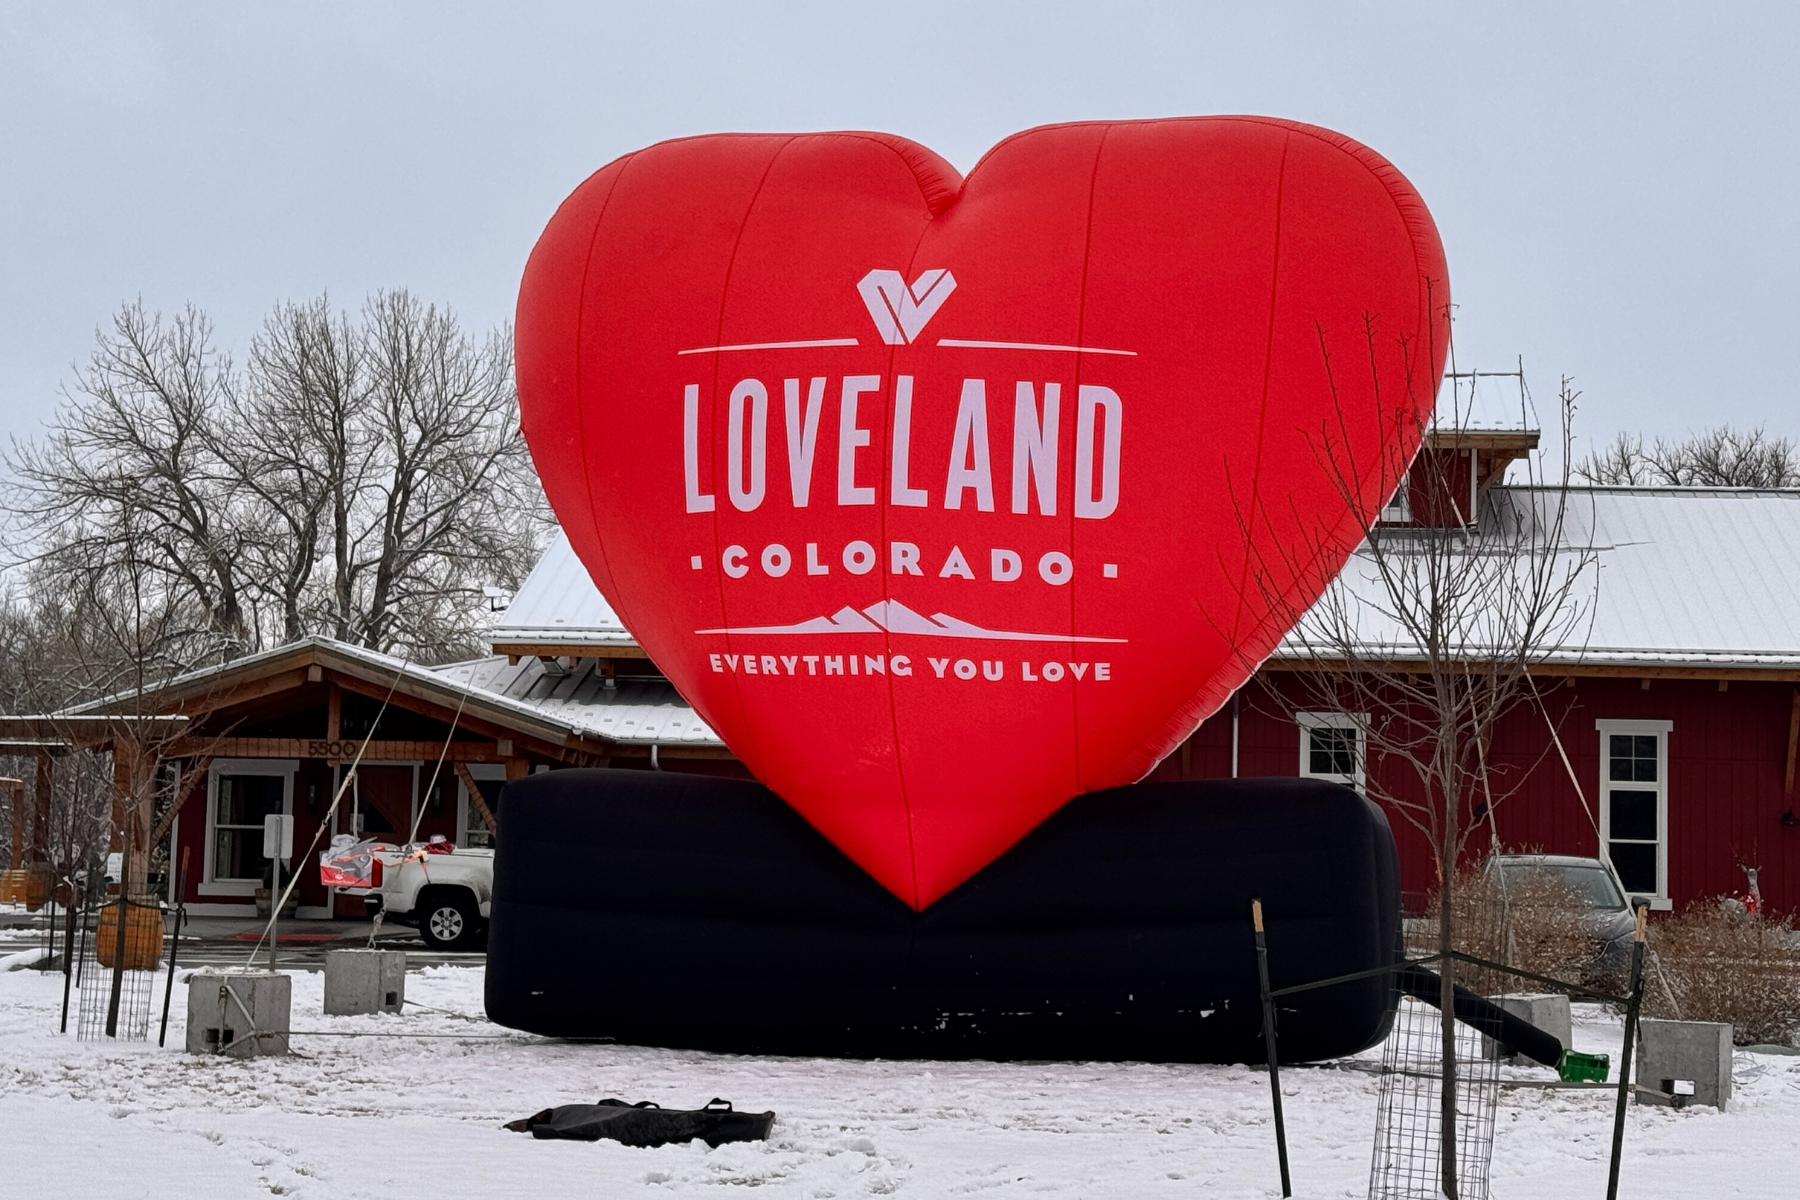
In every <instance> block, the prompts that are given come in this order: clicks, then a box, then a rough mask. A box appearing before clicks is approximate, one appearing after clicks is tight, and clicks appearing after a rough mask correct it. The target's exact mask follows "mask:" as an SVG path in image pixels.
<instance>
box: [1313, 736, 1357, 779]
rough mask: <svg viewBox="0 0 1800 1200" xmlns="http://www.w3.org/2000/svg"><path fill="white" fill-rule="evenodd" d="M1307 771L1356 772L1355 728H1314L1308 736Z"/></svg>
mask: <svg viewBox="0 0 1800 1200" xmlns="http://www.w3.org/2000/svg"><path fill="white" fill-rule="evenodd" d="M1306 757H1307V768H1306V769H1307V773H1308V774H1311V775H1345V776H1349V775H1354V774H1356V731H1355V730H1354V729H1313V730H1310V731H1308V738H1307V756H1306Z"/></svg>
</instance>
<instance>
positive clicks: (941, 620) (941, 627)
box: [694, 600, 1126, 643]
mask: <svg viewBox="0 0 1800 1200" xmlns="http://www.w3.org/2000/svg"><path fill="white" fill-rule="evenodd" d="M884 631H885V632H887V633H905V634H913V635H915V636H918V637H941V638H973V639H979V640H982V641H990V642H1111V643H1122V642H1124V641H1125V640H1126V639H1125V638H1109V637H1077V636H1075V635H1073V634H1068V633H1019V632H1016V631H1014V630H1009V629H987V628H984V627H983V626H980V625H975V624H972V623H971V622H968V621H963V620H959V619H957V618H956V617H953V616H951V615H949V614H948V613H933V614H932V615H931V616H929V617H925V616H921V615H919V614H918V613H916V612H914V611H913V610H912V609H910V608H908V607H906V605H904V604H902V603H900V602H899V601H898V600H879V601H877V602H875V603H874V604H871V605H869V607H867V608H865V609H863V610H862V611H861V612H857V611H856V610H855V609H854V608H851V607H850V606H849V605H847V604H846V605H845V606H844V607H843V608H840V609H838V610H837V611H836V612H834V613H832V614H831V615H830V616H829V617H813V618H811V619H809V620H805V621H797V622H795V623H794V624H792V625H738V626H732V627H729V628H724V629H696V630H695V631H694V632H695V633H697V634H702V633H735V634H740V635H743V634H789V635H793V634H800V635H807V634H822V633H881V632H884Z"/></svg>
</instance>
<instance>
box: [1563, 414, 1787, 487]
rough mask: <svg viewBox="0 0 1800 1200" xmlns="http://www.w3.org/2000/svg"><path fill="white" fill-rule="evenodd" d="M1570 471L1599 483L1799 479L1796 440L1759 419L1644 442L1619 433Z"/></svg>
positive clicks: (1778, 483)
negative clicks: (1777, 433) (1744, 424)
mask: <svg viewBox="0 0 1800 1200" xmlns="http://www.w3.org/2000/svg"><path fill="white" fill-rule="evenodd" d="M1575 474H1576V475H1578V476H1579V477H1580V478H1582V479H1584V480H1586V481H1588V482H1589V483H1599V484H1637V485H1661V486H1664V487H1749V488H1785V487H1794V486H1796V485H1800V446H1796V445H1795V443H1794V441H1793V439H1791V438H1786V437H1773V436H1770V434H1769V433H1768V432H1767V431H1766V430H1765V429H1764V428H1763V427H1762V426H1760V425H1759V426H1757V427H1756V428H1754V429H1746V430H1739V429H1733V428H1732V427H1731V426H1729V425H1721V426H1719V427H1718V428H1717V429H1711V430H1707V431H1706V432H1704V433H1697V434H1693V435H1691V436H1689V437H1686V438H1682V439H1679V440H1665V439H1663V438H1657V439H1656V440H1655V441H1654V442H1652V443H1650V445H1649V446H1648V447H1646V446H1645V444H1644V439H1643V438H1642V437H1640V436H1638V435H1636V434H1628V433H1620V434H1619V435H1618V436H1617V437H1616V438H1614V439H1613V441H1612V442H1611V443H1609V444H1608V445H1607V446H1606V447H1605V448H1603V449H1601V450H1598V451H1595V452H1594V453H1591V454H1589V455H1588V456H1587V457H1586V458H1585V459H1583V460H1582V461H1581V462H1580V463H1579V464H1577V466H1576V467H1575Z"/></svg>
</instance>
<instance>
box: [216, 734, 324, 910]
mask: <svg viewBox="0 0 1800 1200" xmlns="http://www.w3.org/2000/svg"><path fill="white" fill-rule="evenodd" d="M299 767H300V764H299V762H298V761H297V760H295V759H292V758H219V759H214V760H213V763H212V765H211V766H210V767H209V768H208V769H207V773H206V862H205V874H204V875H203V876H202V877H201V883H200V891H201V893H202V894H204V895H211V896H249V895H252V894H254V893H255V891H256V889H257V888H258V887H260V886H262V878H263V871H264V870H265V869H267V867H268V865H269V860H268V859H266V858H264V857H263V853H262V843H263V818H264V817H267V816H274V815H275V814H277V813H287V814H292V813H293V811H294V772H295V771H297V770H298V769H299Z"/></svg>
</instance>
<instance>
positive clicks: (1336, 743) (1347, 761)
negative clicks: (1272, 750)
mask: <svg viewBox="0 0 1800 1200" xmlns="http://www.w3.org/2000/svg"><path fill="white" fill-rule="evenodd" d="M1294 721H1295V723H1296V724H1298V725H1299V726H1300V778H1302V779H1325V780H1329V781H1330V782H1332V783H1342V784H1345V785H1347V786H1349V787H1353V788H1356V789H1358V790H1361V788H1362V786H1363V780H1364V774H1363V763H1364V759H1365V758H1366V757H1367V753H1366V747H1365V745H1364V743H1365V742H1366V741H1367V740H1368V739H1367V736H1366V734H1367V730H1368V726H1369V718H1368V715H1367V714H1365V713H1344V712H1303V713H1296V714H1294Z"/></svg>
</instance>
